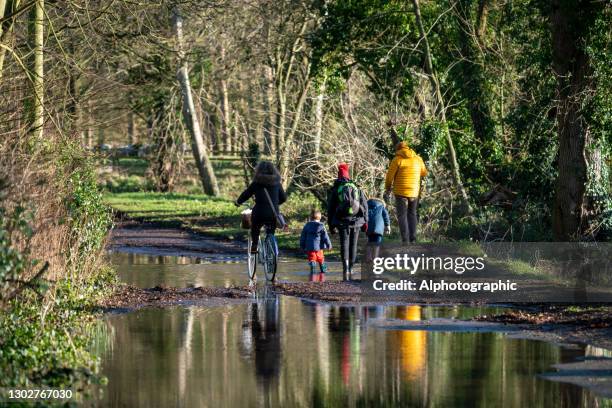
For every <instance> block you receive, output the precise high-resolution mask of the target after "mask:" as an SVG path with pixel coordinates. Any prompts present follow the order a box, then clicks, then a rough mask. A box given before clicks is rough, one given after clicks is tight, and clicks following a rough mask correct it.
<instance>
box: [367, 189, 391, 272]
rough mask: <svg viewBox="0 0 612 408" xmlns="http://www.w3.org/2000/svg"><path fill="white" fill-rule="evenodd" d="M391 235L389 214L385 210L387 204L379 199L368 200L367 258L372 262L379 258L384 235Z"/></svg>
mask: <svg viewBox="0 0 612 408" xmlns="http://www.w3.org/2000/svg"><path fill="white" fill-rule="evenodd" d="M384 233H387V234H390V233H391V223H390V221H389V212H388V211H387V209H386V208H385V202H384V201H382V200H380V199H378V198H371V199H369V200H368V231H367V235H368V246H367V254H366V258H367V259H368V260H370V261H372V260H373V259H374V258H377V257H378V252H379V251H380V245H381V244H382V241H383V234H384Z"/></svg>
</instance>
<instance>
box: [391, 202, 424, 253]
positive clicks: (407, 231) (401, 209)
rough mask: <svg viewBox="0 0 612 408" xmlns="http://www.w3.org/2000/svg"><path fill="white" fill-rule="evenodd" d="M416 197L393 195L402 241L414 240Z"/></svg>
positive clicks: (417, 203) (417, 204)
mask: <svg viewBox="0 0 612 408" xmlns="http://www.w3.org/2000/svg"><path fill="white" fill-rule="evenodd" d="M418 206H419V199H418V198H408V197H401V196H395V209H396V210H397V223H398V224H399V229H400V234H401V235H402V242H408V241H410V242H415V241H416V230H417V207H418Z"/></svg>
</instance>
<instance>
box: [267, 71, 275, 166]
mask: <svg viewBox="0 0 612 408" xmlns="http://www.w3.org/2000/svg"><path fill="white" fill-rule="evenodd" d="M264 69H265V72H264V74H265V75H264V76H265V92H264V115H265V116H264V154H265V155H270V154H273V153H274V152H275V150H276V143H275V142H276V131H275V129H274V111H273V109H272V104H273V102H274V78H273V76H272V68H270V67H268V66H266V67H265V68H264Z"/></svg>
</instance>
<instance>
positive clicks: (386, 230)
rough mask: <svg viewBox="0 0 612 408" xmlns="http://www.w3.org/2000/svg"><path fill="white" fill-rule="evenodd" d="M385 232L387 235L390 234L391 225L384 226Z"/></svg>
mask: <svg viewBox="0 0 612 408" xmlns="http://www.w3.org/2000/svg"><path fill="white" fill-rule="evenodd" d="M385 232H386V233H387V235H391V226H390V225H387V226H386V227H385Z"/></svg>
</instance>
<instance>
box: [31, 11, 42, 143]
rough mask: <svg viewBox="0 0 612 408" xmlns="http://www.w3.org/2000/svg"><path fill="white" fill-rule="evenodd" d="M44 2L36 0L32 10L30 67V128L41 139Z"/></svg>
mask: <svg viewBox="0 0 612 408" xmlns="http://www.w3.org/2000/svg"><path fill="white" fill-rule="evenodd" d="M44 19H45V2H44V0H36V3H35V4H34V8H33V11H32V20H31V27H30V28H31V37H32V44H33V49H32V68H31V76H30V81H31V83H32V91H33V92H32V99H31V100H32V104H31V113H30V114H31V129H32V134H33V136H34V137H35V138H37V139H39V140H42V138H43V132H44V122H45V111H44V75H45V71H44V27H45V26H44V24H45V21H44Z"/></svg>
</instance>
